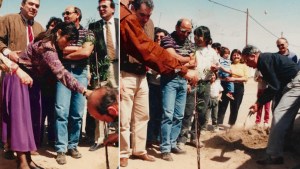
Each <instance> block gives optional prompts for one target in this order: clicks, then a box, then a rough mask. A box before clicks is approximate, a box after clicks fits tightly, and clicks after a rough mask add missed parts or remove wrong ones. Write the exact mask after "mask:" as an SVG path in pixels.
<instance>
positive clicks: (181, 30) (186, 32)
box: [180, 28, 192, 35]
mask: <svg viewBox="0 0 300 169" xmlns="http://www.w3.org/2000/svg"><path fill="white" fill-rule="evenodd" d="M180 32H181V33H184V34H188V35H189V34H191V33H192V32H191V31H188V30H186V29H182V28H181V29H180Z"/></svg>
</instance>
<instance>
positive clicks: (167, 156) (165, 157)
mask: <svg viewBox="0 0 300 169" xmlns="http://www.w3.org/2000/svg"><path fill="white" fill-rule="evenodd" d="M161 158H162V159H163V160H166V161H173V158H172V156H171V153H169V152H166V153H161Z"/></svg>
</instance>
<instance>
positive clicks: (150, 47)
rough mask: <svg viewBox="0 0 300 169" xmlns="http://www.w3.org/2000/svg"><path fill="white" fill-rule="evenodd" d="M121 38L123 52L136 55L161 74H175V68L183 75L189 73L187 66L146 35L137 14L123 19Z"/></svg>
mask: <svg viewBox="0 0 300 169" xmlns="http://www.w3.org/2000/svg"><path fill="white" fill-rule="evenodd" d="M121 12H122V11H121ZM120 40H121V52H126V54H129V55H131V56H133V57H135V58H136V59H137V60H139V61H140V62H141V63H144V64H145V65H146V66H148V67H150V68H151V69H153V70H155V71H157V72H159V73H160V74H174V73H175V71H174V69H181V72H180V73H179V74H180V75H181V76H183V75H185V74H186V73H187V68H186V67H184V66H182V65H181V64H180V62H179V61H178V60H177V59H175V58H174V57H172V56H171V54H170V53H168V52H167V51H166V50H165V49H163V48H162V47H160V46H159V45H158V44H157V43H155V42H154V41H152V40H151V39H149V38H148V37H147V36H146V35H145V33H144V32H143V29H142V27H141V26H140V24H139V22H138V20H137V18H136V16H135V15H128V16H127V17H126V18H124V19H122V20H121V26H120ZM121 57H122V56H121Z"/></svg>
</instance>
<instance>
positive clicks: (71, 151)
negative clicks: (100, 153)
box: [68, 148, 82, 159]
mask: <svg viewBox="0 0 300 169" xmlns="http://www.w3.org/2000/svg"><path fill="white" fill-rule="evenodd" d="M68 155H70V156H71V157H73V158H77V159H78V158H81V157H82V156H81V154H80V153H79V151H78V150H77V149H76V148H73V149H69V150H68Z"/></svg>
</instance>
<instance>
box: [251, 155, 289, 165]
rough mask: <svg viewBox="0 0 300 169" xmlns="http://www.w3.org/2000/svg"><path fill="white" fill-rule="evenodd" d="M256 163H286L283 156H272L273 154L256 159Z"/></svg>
mask: <svg viewBox="0 0 300 169" xmlns="http://www.w3.org/2000/svg"><path fill="white" fill-rule="evenodd" d="M256 163H257V164H260V165H280V164H283V163H284V160H283V157H276V158H272V157H271V156H268V157H267V158H265V159H263V160H258V161H256Z"/></svg>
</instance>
